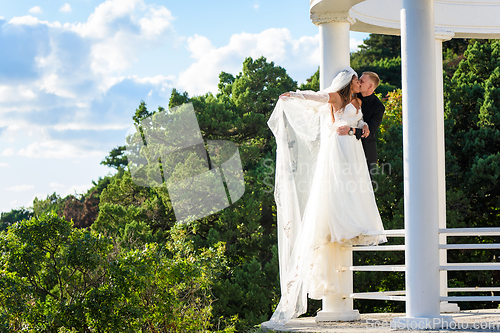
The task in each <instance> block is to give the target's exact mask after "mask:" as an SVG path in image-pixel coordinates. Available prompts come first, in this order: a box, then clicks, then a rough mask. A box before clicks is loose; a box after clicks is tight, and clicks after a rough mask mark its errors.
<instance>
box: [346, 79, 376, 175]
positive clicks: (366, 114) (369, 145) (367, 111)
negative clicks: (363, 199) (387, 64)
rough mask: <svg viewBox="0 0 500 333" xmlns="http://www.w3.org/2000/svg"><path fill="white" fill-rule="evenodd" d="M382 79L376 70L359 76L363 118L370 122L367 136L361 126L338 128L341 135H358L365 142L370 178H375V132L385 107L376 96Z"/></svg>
mask: <svg viewBox="0 0 500 333" xmlns="http://www.w3.org/2000/svg"><path fill="white" fill-rule="evenodd" d="M379 83H380V79H379V77H378V75H377V74H376V73H374V72H363V75H361V77H360V78H359V84H360V92H359V94H358V98H359V99H361V102H362V104H361V110H362V112H363V120H364V121H365V122H366V123H368V129H369V130H370V134H369V135H368V136H367V137H365V135H363V130H362V129H361V128H352V131H351V128H350V127H349V126H341V127H339V128H338V130H337V133H338V134H339V135H356V138H357V139H358V140H359V139H360V138H361V142H362V143H363V149H364V151H365V156H366V162H367V163H368V170H369V171H370V178H372V180H373V174H374V173H375V172H376V171H375V168H376V166H377V138H376V137H375V133H377V130H378V128H379V126H380V124H381V123H382V117H383V116H384V112H385V107H384V104H382V102H381V101H380V100H379V99H378V97H377V96H375V94H374V91H375V89H376V88H377V87H378V85H379Z"/></svg>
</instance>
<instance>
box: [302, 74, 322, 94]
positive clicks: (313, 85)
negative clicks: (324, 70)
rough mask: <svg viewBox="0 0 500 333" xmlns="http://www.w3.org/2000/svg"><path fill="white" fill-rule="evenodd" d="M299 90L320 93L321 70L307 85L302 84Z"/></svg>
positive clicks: (308, 80)
mask: <svg viewBox="0 0 500 333" xmlns="http://www.w3.org/2000/svg"><path fill="white" fill-rule="evenodd" d="M299 90H312V91H319V69H318V70H317V71H316V73H314V74H313V75H312V76H311V77H310V78H309V79H307V81H306V82H305V83H302V84H301V85H300V87H299Z"/></svg>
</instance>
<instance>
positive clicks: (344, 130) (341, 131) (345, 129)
mask: <svg viewBox="0 0 500 333" xmlns="http://www.w3.org/2000/svg"><path fill="white" fill-rule="evenodd" d="M350 129H351V127H349V126H340V127H339V128H338V129H337V134H338V135H347V134H349V130H350Z"/></svg>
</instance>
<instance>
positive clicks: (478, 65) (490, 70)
mask: <svg viewBox="0 0 500 333" xmlns="http://www.w3.org/2000/svg"><path fill="white" fill-rule="evenodd" d="M499 56H500V42H498V41H491V42H484V41H483V42H474V43H471V44H469V46H468V48H467V51H466V52H465V53H464V60H463V61H462V62H460V64H459V65H458V69H457V70H456V71H455V73H454V74H453V77H452V78H451V80H449V81H447V84H446V90H445V99H446V101H447V102H446V107H445V128H446V152H447V154H446V173H447V175H446V186H447V194H448V197H447V205H448V208H449V209H450V208H451V209H452V213H451V214H450V211H449V213H448V216H447V223H448V227H494V226H497V224H498V219H499V217H500V211H499V209H498V207H499V206H500V167H499V165H500V164H499V162H500V60H499ZM449 242H450V243H489V242H499V239H498V237H454V238H449ZM497 257H498V251H495V250H483V251H479V250H476V251H474V250H461V251H448V261H449V262H470V261H477V262H496V261H497ZM449 277H450V279H449V281H450V284H451V285H452V286H461V285H464V284H466V285H467V286H481V287H483V286H484V287H498V286H499V284H498V281H499V279H498V278H499V277H500V275H499V273H498V272H496V271H494V272H487V271H484V272H466V273H464V272H453V273H451V274H449ZM475 295H477V293H475ZM461 307H462V308H477V307H479V308H481V307H482V308H484V307H491V303H487V304H485V303H481V302H474V303H469V304H463V303H462V304H461Z"/></svg>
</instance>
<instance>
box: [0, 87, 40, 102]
mask: <svg viewBox="0 0 500 333" xmlns="http://www.w3.org/2000/svg"><path fill="white" fill-rule="evenodd" d="M35 98H36V94H35V93H34V92H33V90H32V89H31V88H29V87H27V86H26V85H18V86H17V87H16V86H7V85H0V103H1V102H6V101H11V102H17V101H26V100H31V99H35Z"/></svg>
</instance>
